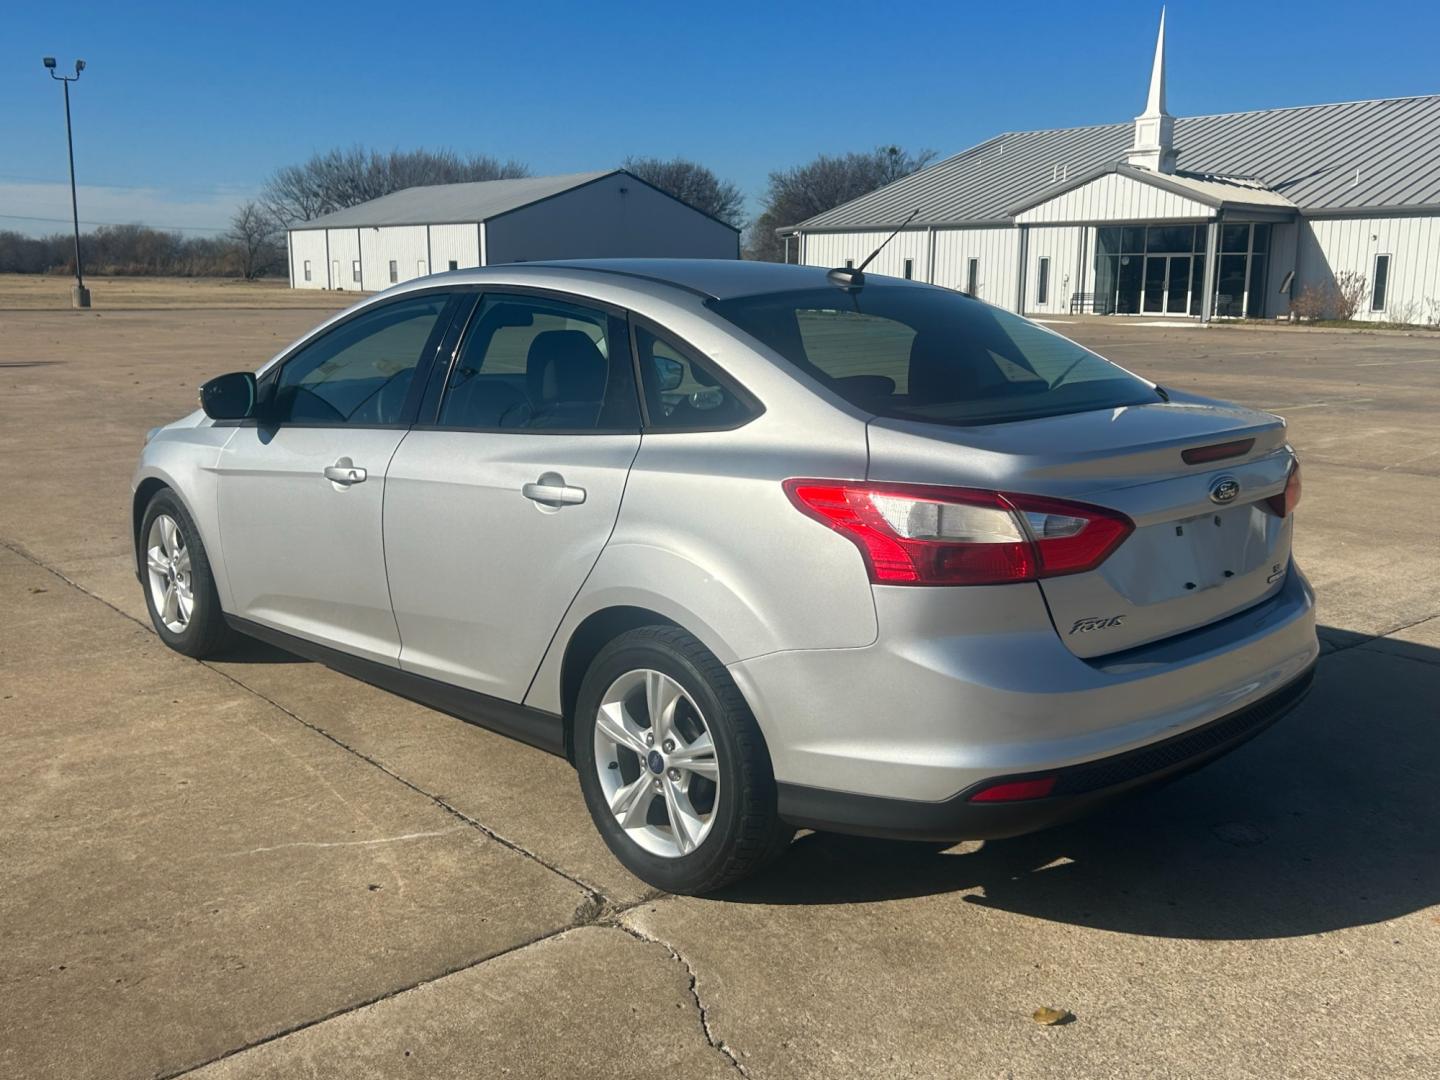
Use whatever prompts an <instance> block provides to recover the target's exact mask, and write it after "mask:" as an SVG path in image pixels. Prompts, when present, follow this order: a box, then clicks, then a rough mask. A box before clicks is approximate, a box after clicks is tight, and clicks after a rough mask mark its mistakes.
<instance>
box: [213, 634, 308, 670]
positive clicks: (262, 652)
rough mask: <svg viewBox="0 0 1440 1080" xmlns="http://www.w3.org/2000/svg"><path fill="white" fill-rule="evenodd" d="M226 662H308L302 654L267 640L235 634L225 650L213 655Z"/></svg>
mask: <svg viewBox="0 0 1440 1080" xmlns="http://www.w3.org/2000/svg"><path fill="white" fill-rule="evenodd" d="M215 659H216V660H219V661H221V662H223V663H227V664H308V663H310V661H309V660H306V659H305V657H303V656H297V655H296V654H295V653H292V652H286V651H285V650H284V649H277V648H276V647H275V646H274V645H271V644H269V643H268V642H265V641H261V640H259V639H258V638H252V637H242V636H240V635H236V636H235V638H234V640H233V641H231V642H230V643H229V644H228V645H227V646H226V647H225V651H224V652H223V653H222V654H221V655H219V656H217V657H215Z"/></svg>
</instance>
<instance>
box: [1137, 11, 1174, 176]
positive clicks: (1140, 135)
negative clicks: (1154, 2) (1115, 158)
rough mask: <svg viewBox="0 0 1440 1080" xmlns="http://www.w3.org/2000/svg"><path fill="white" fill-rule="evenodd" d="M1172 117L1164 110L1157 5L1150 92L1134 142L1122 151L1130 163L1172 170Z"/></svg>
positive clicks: (1162, 33) (1162, 22)
mask: <svg viewBox="0 0 1440 1080" xmlns="http://www.w3.org/2000/svg"><path fill="white" fill-rule="evenodd" d="M1174 141H1175V118H1174V117H1173V116H1171V115H1170V114H1169V113H1168V112H1166V111H1165V9H1164V8H1163V7H1162V8H1161V9H1160V35H1159V36H1158V37H1157V38H1156V39H1155V63H1154V66H1153V67H1151V69H1150V96H1149V97H1148V98H1147V99H1146V101H1145V111H1144V112H1143V113H1141V114H1140V115H1139V116H1137V117H1136V118H1135V145H1134V147H1133V148H1132V149H1131V150H1130V151H1129V152H1127V153H1126V155H1125V160H1126V161H1128V162H1129V163H1130V164H1131V165H1136V166H1139V167H1140V168H1142V169H1150V170H1152V171H1154V172H1164V173H1168V172H1174V171H1175V148H1174Z"/></svg>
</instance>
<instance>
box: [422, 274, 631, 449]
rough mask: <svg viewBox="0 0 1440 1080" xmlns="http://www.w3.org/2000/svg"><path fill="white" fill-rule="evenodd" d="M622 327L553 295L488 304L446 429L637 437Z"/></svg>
mask: <svg viewBox="0 0 1440 1080" xmlns="http://www.w3.org/2000/svg"><path fill="white" fill-rule="evenodd" d="M629 353H630V350H629V346H628V343H627V342H626V338H625V322H624V320H622V319H620V318H618V317H616V316H615V315H612V314H610V313H609V312H606V311H602V310H600V309H598V308H592V307H588V306H585V305H581V304H574V303H570V302H568V301H564V300H558V299H551V298H549V297H545V296H530V295H521V294H513V295H512V294H503V293H502V294H490V295H487V296H486V297H485V298H484V299H483V300H482V301H481V303H480V306H479V307H478V308H477V309H476V311H475V313H474V315H473V316H472V317H471V320H470V326H469V328H468V329H467V330H466V332H465V340H464V341H463V342H462V343H461V346H460V353H459V355H458V356H457V357H456V359H455V365H454V367H453V368H452V369H451V371H450V376H449V379H448V380H447V381H446V385H445V396H444V398H443V399H442V401H441V404H440V414H439V417H438V423H439V425H440V426H441V427H448V428H465V429H469V430H480V431H499V430H546V431H574V432H585V431H634V430H637V429H638V427H639V410H638V403H637V399H636V394H635V379H634V373H633V369H632V367H631V364H630V355H629Z"/></svg>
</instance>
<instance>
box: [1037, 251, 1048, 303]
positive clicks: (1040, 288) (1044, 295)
mask: <svg viewBox="0 0 1440 1080" xmlns="http://www.w3.org/2000/svg"><path fill="white" fill-rule="evenodd" d="M1049 302H1050V256H1049V255H1042V256H1040V268H1039V269H1038V270H1037V271H1036V273H1035V303H1037V304H1048V303H1049Z"/></svg>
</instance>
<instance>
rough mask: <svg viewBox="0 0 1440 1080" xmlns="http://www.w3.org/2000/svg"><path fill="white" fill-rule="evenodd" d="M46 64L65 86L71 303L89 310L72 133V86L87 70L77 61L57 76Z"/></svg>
mask: <svg viewBox="0 0 1440 1080" xmlns="http://www.w3.org/2000/svg"><path fill="white" fill-rule="evenodd" d="M44 63H45V68H46V70H47V71H49V72H50V77H51V78H52V79H54V80H55V81H56V82H59V83H63V84H64V86H65V146H66V148H67V149H68V150H69V151H70V216H71V218H72V220H73V221H74V222H75V285H74V287H73V288H72V289H71V290H70V303H71V305H72V306H73V307H77V308H88V307H89V306H90V290H89V289H87V288H85V272H84V270H83V269H82V268H81V265H80V205H79V203H78V202H77V201H76V198H75V137H74V136H73V135H71V133H70V84H71V83H72V82H75V81H76V80H77V79H79V78H80V73H81V72H82V71H84V70H85V61H84V60H76V61H75V74H74V75H56V74H55V58H54V57H53V56H47V57H45V58H44Z"/></svg>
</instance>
